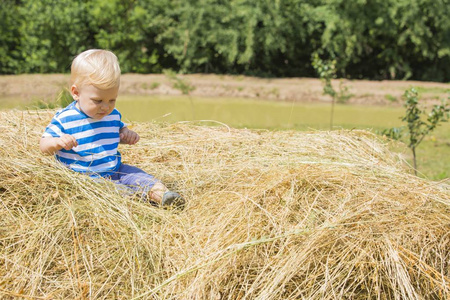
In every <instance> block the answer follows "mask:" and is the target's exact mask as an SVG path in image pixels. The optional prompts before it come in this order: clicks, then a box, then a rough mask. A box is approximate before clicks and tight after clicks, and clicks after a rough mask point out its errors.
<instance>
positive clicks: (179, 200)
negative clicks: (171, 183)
mask: <svg viewBox="0 0 450 300" xmlns="http://www.w3.org/2000/svg"><path fill="white" fill-rule="evenodd" d="M184 203H185V201H184V199H183V197H181V196H180V194H178V193H176V192H171V191H167V192H165V193H164V195H163V197H162V202H161V204H162V206H173V207H175V208H181V209H183V208H184Z"/></svg>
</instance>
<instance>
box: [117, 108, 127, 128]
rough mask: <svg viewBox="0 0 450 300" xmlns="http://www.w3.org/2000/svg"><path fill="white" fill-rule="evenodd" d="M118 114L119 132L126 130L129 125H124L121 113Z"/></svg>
mask: <svg viewBox="0 0 450 300" xmlns="http://www.w3.org/2000/svg"><path fill="white" fill-rule="evenodd" d="M117 112H118V113H119V118H120V119H119V120H120V121H119V130H120V129H122V128H124V127H127V126H128V125H127V123H124V122H122V114H121V113H120V111H117Z"/></svg>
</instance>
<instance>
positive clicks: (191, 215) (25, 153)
mask: <svg viewBox="0 0 450 300" xmlns="http://www.w3.org/2000/svg"><path fill="white" fill-rule="evenodd" d="M52 115H53V112H42V111H41V112H2V113H1V115H0V117H1V127H0V157H1V159H0V178H1V179H0V199H1V201H0V203H1V209H0V298H2V299H8V298H11V299H12V298H19V297H23V298H28V299H30V298H31V299H75V298H76V299H84V298H87V299H342V298H347V299H367V298H370V299H421V298H423V299H436V298H441V299H444V298H449V297H450V279H449V278H450V199H449V198H450V197H449V195H450V189H449V187H448V185H447V184H446V183H436V182H429V181H426V180H423V179H420V178H417V177H415V176H413V175H411V174H409V173H408V172H407V171H405V169H404V168H403V167H402V162H401V160H399V159H398V158H397V156H396V155H394V154H392V153H390V152H389V151H387V150H386V147H385V146H384V145H383V144H382V143H381V142H380V141H379V140H378V139H377V137H376V136H374V135H372V134H370V133H367V132H362V131H352V132H350V131H335V132H305V133H300V132H292V131H286V132H268V131H252V130H234V129H229V128H227V127H226V126H219V127H206V126H200V125H198V124H197V125H195V124H181V123H179V124H175V125H158V124H136V125H134V130H136V131H137V132H139V133H140V134H141V141H140V142H139V143H138V144H137V145H135V146H123V147H122V150H121V152H122V155H123V157H124V162H127V163H131V164H134V165H137V166H139V167H141V168H143V169H145V170H147V171H149V172H150V173H153V174H155V175H157V176H158V177H159V178H161V179H162V180H163V181H164V182H166V183H167V184H168V185H169V186H170V187H171V188H172V189H175V190H177V191H179V192H181V193H182V194H183V195H184V196H185V197H186V199H188V203H187V207H186V209H185V210H184V211H181V212H179V211H170V210H164V209H160V208H156V207H153V206H151V205H148V204H146V203H143V202H141V201H140V200H139V199H138V197H134V198H127V197H123V196H122V195H121V193H120V192H119V191H117V190H116V187H115V186H114V184H112V183H108V182H95V181H92V180H90V179H88V178H87V177H85V176H82V175H79V174H75V173H72V172H70V171H68V170H66V169H65V168H63V167H60V166H59V165H58V164H57V163H55V162H54V161H53V158H52V157H45V156H42V155H41V154H40V153H39V150H38V140H39V137H40V135H41V133H42V131H43V129H44V127H45V125H46V124H47V123H48V122H49V120H50V118H51V117H52Z"/></svg>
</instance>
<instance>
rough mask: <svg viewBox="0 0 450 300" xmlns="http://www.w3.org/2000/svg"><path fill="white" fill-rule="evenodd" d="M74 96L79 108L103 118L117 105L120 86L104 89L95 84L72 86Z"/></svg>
mask: <svg viewBox="0 0 450 300" xmlns="http://www.w3.org/2000/svg"><path fill="white" fill-rule="evenodd" d="M71 93H72V97H73V98H74V99H75V101H77V108H78V109H79V110H81V111H82V112H84V113H85V114H86V115H88V116H89V117H91V118H93V119H97V120H100V119H103V118H104V117H106V116H107V115H109V114H110V113H111V112H112V111H113V109H114V107H115V106H116V98H117V94H118V93H119V87H113V88H110V89H106V90H102V89H99V88H97V87H95V86H93V85H82V86H81V87H77V86H76V85H72V87H71Z"/></svg>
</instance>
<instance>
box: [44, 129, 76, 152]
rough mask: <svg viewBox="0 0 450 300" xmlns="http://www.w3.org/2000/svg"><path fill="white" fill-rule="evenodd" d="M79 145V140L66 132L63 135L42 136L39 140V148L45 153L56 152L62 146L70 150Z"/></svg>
mask: <svg viewBox="0 0 450 300" xmlns="http://www.w3.org/2000/svg"><path fill="white" fill-rule="evenodd" d="M76 146H78V142H77V140H76V139H75V138H74V137H73V136H71V135H70V134H64V135H63V136H61V137H42V138H41V141H40V142H39V148H40V149H41V151H42V152H43V153H45V154H50V155H51V154H54V153H55V152H56V151H59V150H61V149H62V148H64V149H66V150H70V149H72V148H73V147H76Z"/></svg>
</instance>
